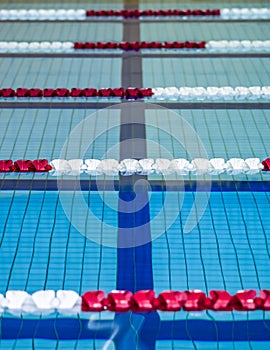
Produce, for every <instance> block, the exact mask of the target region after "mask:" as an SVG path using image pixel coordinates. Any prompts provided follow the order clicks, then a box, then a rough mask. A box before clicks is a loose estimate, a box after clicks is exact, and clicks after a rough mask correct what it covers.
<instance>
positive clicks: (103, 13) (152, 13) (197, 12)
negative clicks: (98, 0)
mask: <svg viewBox="0 0 270 350" xmlns="http://www.w3.org/2000/svg"><path fill="white" fill-rule="evenodd" d="M86 16H87V17H124V18H138V17H171V16H174V17H175V16H177V17H186V16H188V17H189V16H196V17H198V16H220V9H203V10H201V9H194V10H193V9H192V10H190V9H187V10H180V9H172V10H170V9H168V10H162V9H161V10H139V9H135V10H87V11H86Z"/></svg>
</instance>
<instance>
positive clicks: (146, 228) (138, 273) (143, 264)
mask: <svg viewBox="0 0 270 350" xmlns="http://www.w3.org/2000/svg"><path fill="white" fill-rule="evenodd" d="M119 199H120V201H119V207H118V211H119V213H118V227H119V231H118V247H123V246H125V245H126V246H127V248H118V270H117V273H118V274H117V289H124V290H130V291H132V292H135V291H137V290H143V289H153V272H152V255H151V233H150V214H149V203H148V194H147V192H139V193H137V194H135V193H134V192H119ZM128 202H130V203H133V202H134V212H125V210H126V209H127V203H128ZM144 203H146V205H144V206H143V204H144ZM141 206H143V208H141V209H139V210H138V209H136V208H140V207H141ZM145 242H146V243H145Z"/></svg>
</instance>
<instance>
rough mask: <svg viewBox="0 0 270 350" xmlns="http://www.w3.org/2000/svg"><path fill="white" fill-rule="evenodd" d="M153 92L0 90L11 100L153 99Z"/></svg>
mask: <svg viewBox="0 0 270 350" xmlns="http://www.w3.org/2000/svg"><path fill="white" fill-rule="evenodd" d="M152 95H153V91H152V89H151V88H141V89H139V88H128V89H124V88H123V87H120V88H102V89H99V90H97V89H94V88H85V89H80V88H72V89H71V90H69V89H66V88H57V89H48V88H45V89H43V90H41V89H36V88H33V89H27V88H18V89H16V90H14V89H9V88H8V89H0V97H5V98H11V97H18V98H22V97H50V98H52V97H59V98H64V97H97V96H98V97H120V98H124V97H126V98H128V99H130V98H133V99H137V98H145V97H151V96H152Z"/></svg>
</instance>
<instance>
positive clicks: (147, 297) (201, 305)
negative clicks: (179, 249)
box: [82, 290, 270, 312]
mask: <svg viewBox="0 0 270 350" xmlns="http://www.w3.org/2000/svg"><path fill="white" fill-rule="evenodd" d="M181 309H182V310H184V311H203V310H213V311H233V310H237V311H254V310H270V290H261V291H260V296H259V297H257V296H256V291H255V290H242V291H239V292H237V293H236V294H235V295H231V294H229V293H228V292H227V291H225V290H211V291H210V293H209V296H207V295H206V294H205V293H204V292H202V291H200V290H191V291H183V292H180V291H164V292H162V293H160V294H159V296H158V297H155V291H153V290H140V291H137V292H136V293H134V294H132V293H131V292H129V291H122V290H116V291H112V292H111V293H109V294H108V296H107V297H106V296H105V292H104V291H90V292H86V293H85V294H84V295H83V296H82V311H96V312H99V311H105V310H108V311H113V312H127V311H132V312H151V311H155V310H158V311H172V312H176V311H180V310H181Z"/></svg>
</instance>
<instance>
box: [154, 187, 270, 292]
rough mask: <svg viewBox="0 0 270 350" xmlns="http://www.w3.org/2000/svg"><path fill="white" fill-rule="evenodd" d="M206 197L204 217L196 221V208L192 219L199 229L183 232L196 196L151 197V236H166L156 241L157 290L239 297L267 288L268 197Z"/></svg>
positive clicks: (233, 194) (216, 194)
mask: <svg viewBox="0 0 270 350" xmlns="http://www.w3.org/2000/svg"><path fill="white" fill-rule="evenodd" d="M204 196H205V200H206V203H207V205H206V206H205V209H204V214H203V216H202V218H201V219H200V220H199V219H198V216H199V214H198V212H199V209H200V208H199V207H198V208H197V210H195V213H193V216H192V217H191V219H192V220H193V222H194V223H198V225H197V226H195V227H194V228H193V229H192V230H191V231H190V232H189V233H184V227H185V225H186V223H187V219H188V217H189V215H190V213H191V207H192V205H193V203H194V199H195V193H191V192H185V193H179V192H178V193H177V192H167V193H166V192H164V193H158V192H153V193H152V194H151V199H150V220H151V233H152V237H153V238H155V236H156V234H157V232H162V231H164V233H162V234H161V235H160V237H158V238H156V240H154V241H153V242H152V260H153V278H154V289H155V290H156V291H157V292H161V291H162V290H168V289H172V290H186V289H188V290H189V289H200V290H204V291H207V292H209V291H210V290H211V289H221V290H223V289H225V290H228V291H229V292H231V293H235V292H236V291H237V290H242V289H256V290H258V289H263V288H268V287H267V286H268V285H269V283H270V278H269V274H268V270H269V268H270V259H269V257H270V255H269V251H270V246H269V244H270V241H269V233H270V231H269V216H268V208H269V203H270V198H269V193H267V192H260V193H258V192H256V193H254V192H230V193H228V192H212V193H211V194H210V193H208V194H207V193H204ZM207 201H208V202H207ZM200 203H201V204H200V205H203V202H202V201H201V202H200ZM197 215H198V216H197ZM161 251H162V254H160V252H161Z"/></svg>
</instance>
